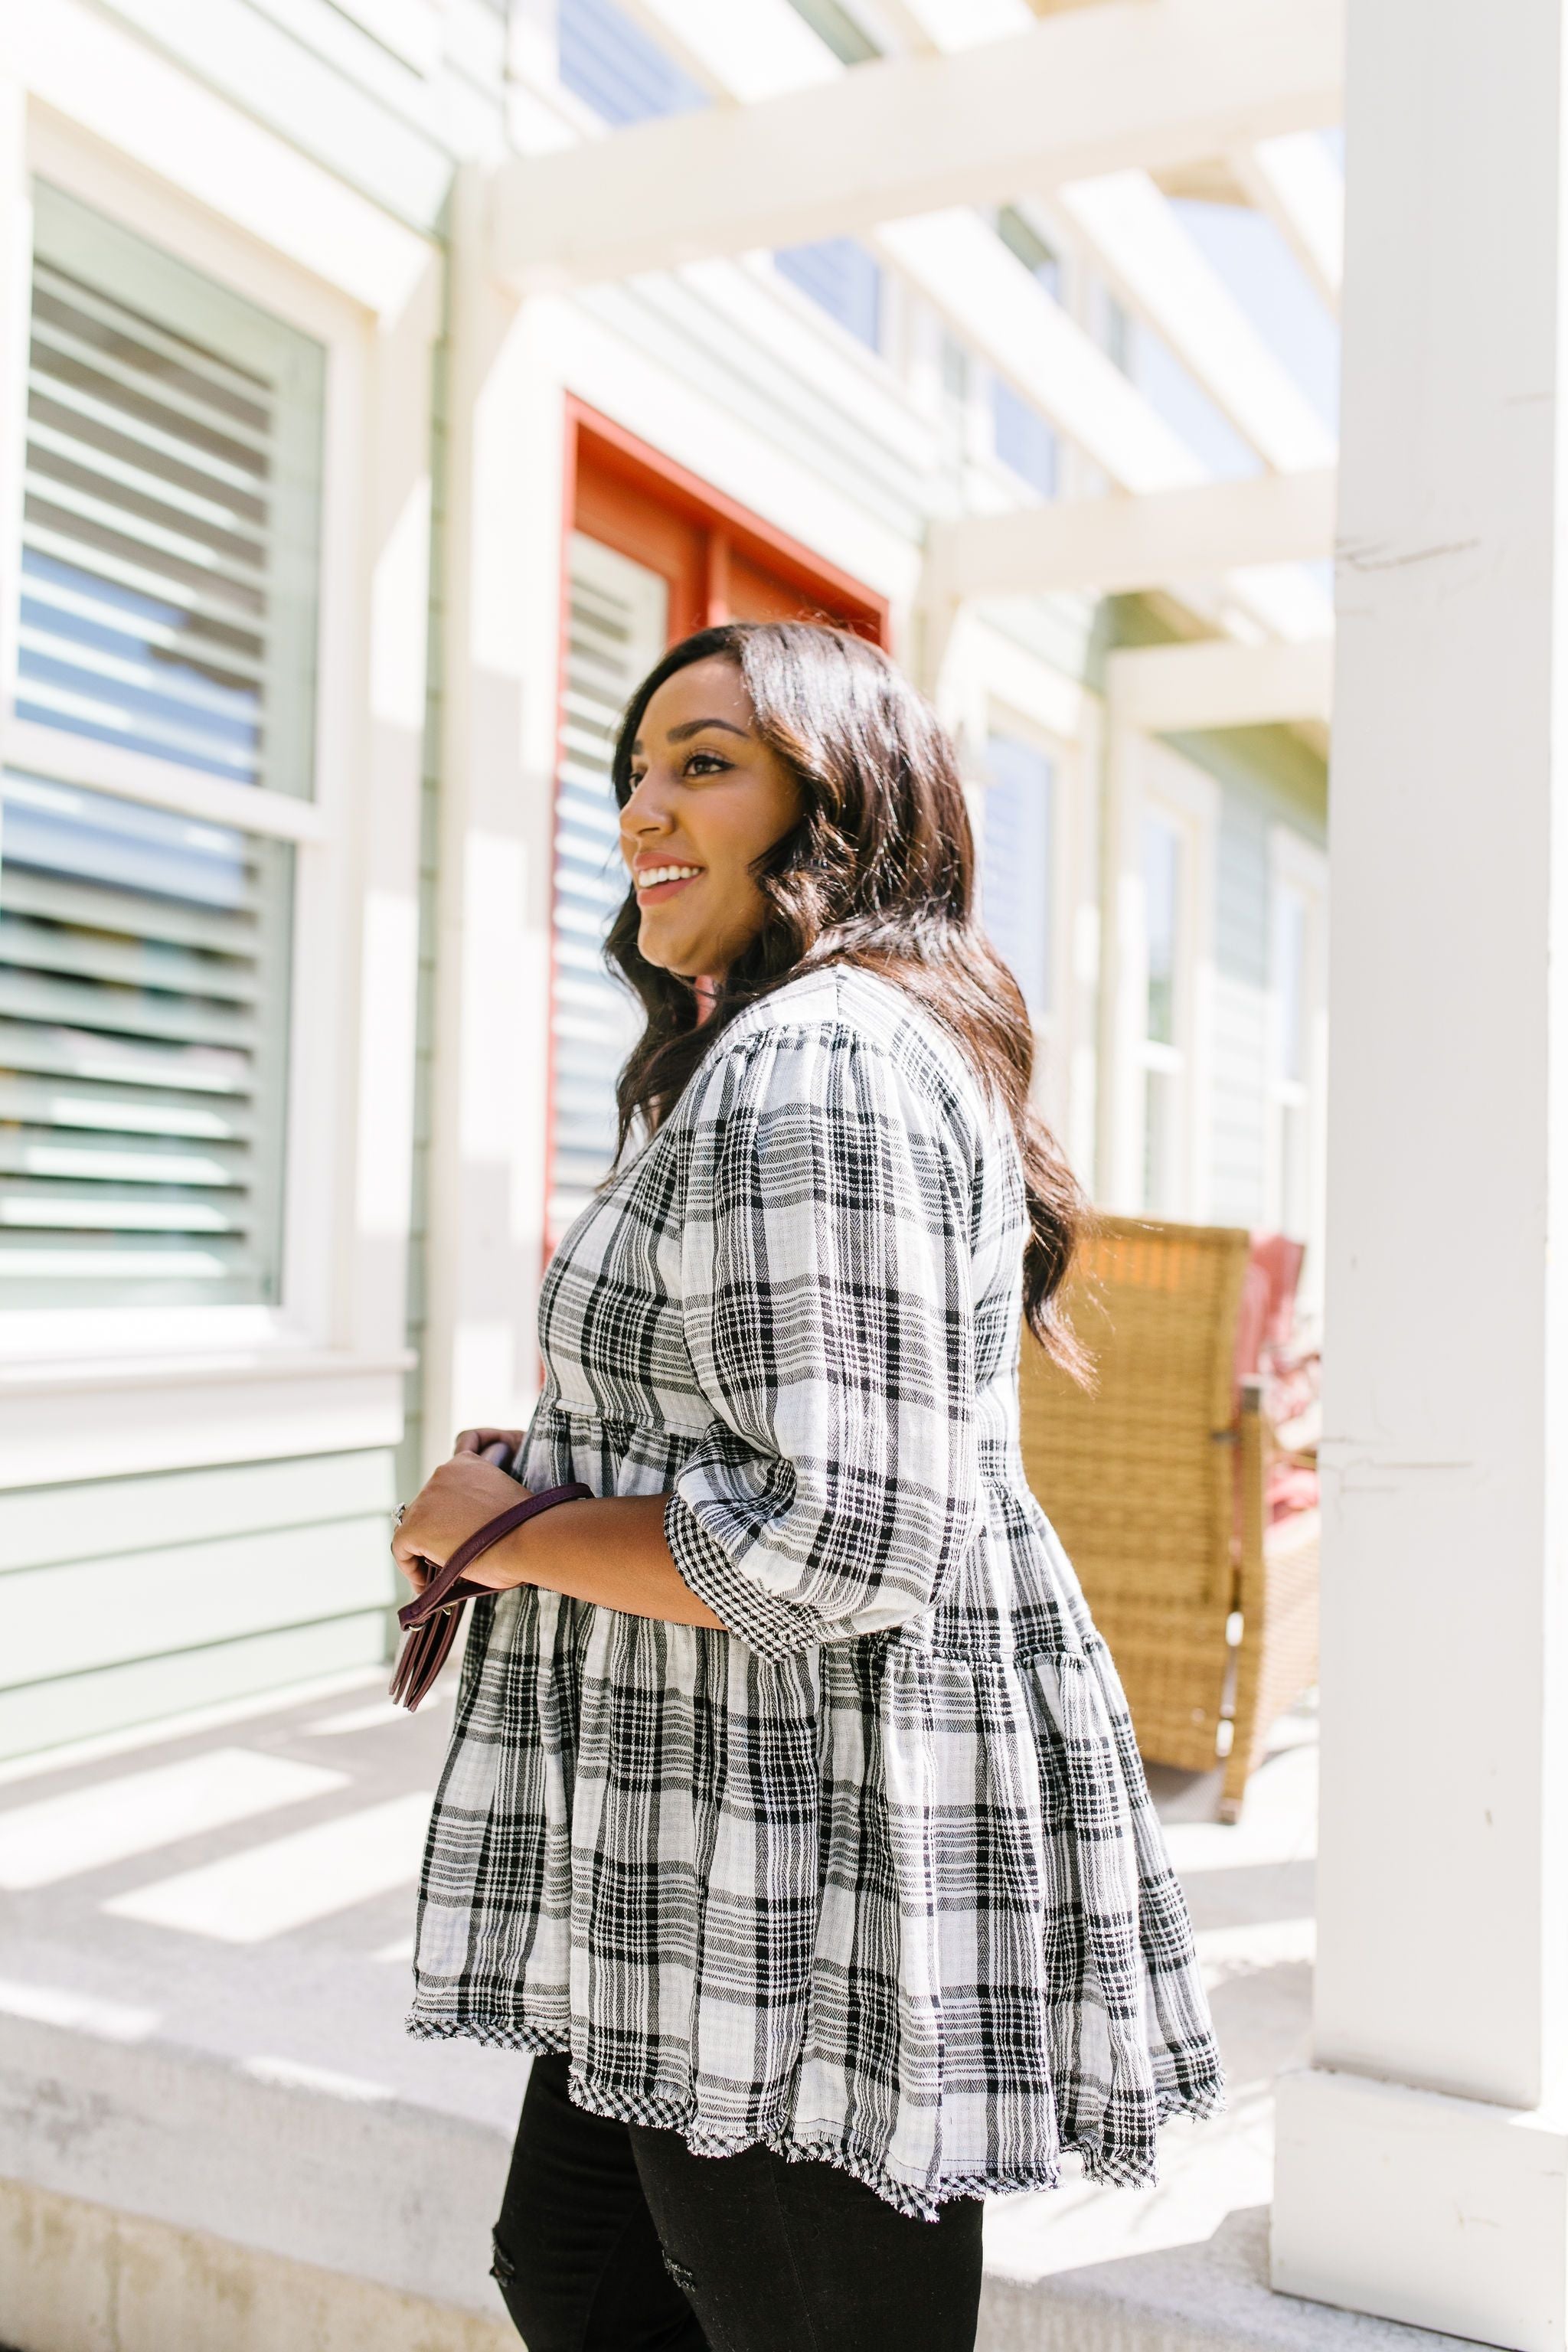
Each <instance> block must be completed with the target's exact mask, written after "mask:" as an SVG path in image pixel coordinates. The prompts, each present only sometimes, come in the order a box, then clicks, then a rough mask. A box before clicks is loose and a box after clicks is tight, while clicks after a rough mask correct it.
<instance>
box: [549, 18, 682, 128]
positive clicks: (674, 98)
mask: <svg viewBox="0 0 1568 2352" xmlns="http://www.w3.org/2000/svg"><path fill="white" fill-rule="evenodd" d="M557 41H558V56H559V61H560V74H561V79H562V81H563V83H564V85H565V87H566V88H567V89H569V90H571V92H572V93H573V95H574V97H576V98H580V99H581V100H583V103H584V105H585V106H591V107H592V108H593V110H594V111H595V114H599V115H602V116H603V117H604V119H605V121H606V122H614V123H626V122H647V121H651V120H652V119H653V117H654V116H655V115H659V114H689V113H690V112H691V111H692V110H694V109H695V108H697V107H700V106H706V105H707V103H708V93H707V91H706V90H705V89H702V87H701V86H700V83H698V82H695V81H693V79H691V76H690V75H689V73H686V72H684V71H683V70H682V68H680V67H679V66H678V65H677V64H676V62H675V59H674V58H671V57H668V56H667V55H666V54H665V52H664V50H663V49H661V48H660V47H659V46H658V42H657V41H654V40H650V39H649V37H648V36H647V34H646V33H645V32H644V31H643V29H642V26H640V25H637V24H634V23H633V21H632V19H631V18H630V17H629V16H625V15H623V13H622V11H621V10H620V9H619V8H617V7H616V5H615V0H559V7H558V11H557Z"/></svg>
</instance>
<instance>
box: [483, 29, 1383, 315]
mask: <svg viewBox="0 0 1568 2352" xmlns="http://www.w3.org/2000/svg"><path fill="white" fill-rule="evenodd" d="M659 5H660V11H661V14H662V15H664V16H666V18H667V20H668V13H669V9H670V6H671V5H673V0H659ZM693 7H694V0H693ZM730 40H731V37H729V36H725V42H726V49H728V47H729V46H730ZM716 54H717V53H716V52H710V53H709V62H710V66H711V65H712V63H713V59H714V57H715V56H716ZM824 54H826V52H824ZM1342 68H1343V6H1342V0H1107V5H1104V6H1100V7H1094V8H1084V9H1081V10H1078V11H1075V12H1074V13H1072V14H1069V15H1067V16H1053V17H1050V18H1047V20H1046V21H1045V22H1044V23H1042V24H1040V25H1038V26H1035V27H1034V28H1033V29H1032V30H1031V31H1029V32H1026V33H1021V34H1018V35H1016V36H1015V37H1013V38H1011V39H1007V40H999V41H993V42H989V43H986V44H984V46H982V47H976V48H972V49H964V50H962V51H959V52H957V53H955V54H952V55H950V56H919V57H905V58H886V59H883V60H882V61H880V62H879V63H877V64H874V65H866V66H861V67H858V68H857V69H856V70H855V71H854V72H853V73H845V74H840V75H839V76H838V77H837V79H832V80H828V81H825V82H824V83H822V85H821V86H820V87H809V88H805V89H802V88H795V89H786V90H784V91H783V92H782V93H781V94H780V95H779V96H776V97H773V98H765V99H760V100H757V101H756V102H755V103H753V104H751V105H748V106H734V105H731V106H724V107H715V108H713V109H712V110H710V111H709V112H707V113H703V114H699V115H696V116H692V115H682V116H679V117H677V118H674V119H672V120H668V121H657V122H648V123H642V124H638V125H637V126H636V127H634V128H632V129H629V130H626V131H616V133H614V134H613V135H612V136H610V137H608V138H605V139H602V140H594V141H591V142H586V143H584V145H583V146H581V147H577V148H569V149H566V150H563V152H560V153H558V154H552V155H521V156H513V157H511V158H510V160H509V161H507V162H506V163H502V164H501V165H500V166H499V167H498V169H497V171H496V173H495V176H494V179H493V182H492V184H491V234H492V257H493V261H494V265H495V267H496V268H497V270H498V272H499V274H500V276H501V277H502V278H505V279H507V280H508V281H509V282H510V284H511V285H512V286H513V287H515V288H516V289H519V290H520V291H522V292H528V293H536V292H542V291H550V290H561V289H567V288H569V287H572V286H575V285H584V284H588V283H593V282H595V281H602V280H605V279H609V278H626V277H631V276H635V275H636V274H637V272H639V271H641V270H647V269H669V268H678V267H679V265H680V264H681V263H682V262H686V261H694V260H697V259H700V258H701V257H705V256H709V255H715V254H723V253H741V252H745V251H748V250H751V249H752V248H754V247H759V246H775V247H776V246H784V245H794V244H799V243H801V242H804V241H806V240H809V239H811V238H814V237H826V236H857V235H859V234H862V233H863V232H865V231H866V230H868V229H870V228H872V227H874V226H877V225H878V224H879V222H883V221H889V220H897V219H900V218H902V217H904V216H905V215H910V214H915V213H923V212H932V211H937V210H941V209H943V208H945V207H947V206H950V205H966V204H989V203H994V202H998V201H1001V200H1005V199H1006V198H1008V197H1013V196H1017V195H1024V194H1031V193H1043V192H1046V191H1047V190H1050V189H1053V188H1057V187H1060V186H1062V185H1064V184H1066V183H1068V182H1069V181H1072V180H1079V179H1088V178H1092V177H1094V176H1096V175H1098V174H1100V173H1109V172H1114V171H1121V170H1123V169H1126V168H1129V167H1133V166H1139V167H1148V166H1155V165H1159V164H1163V163H1177V162H1181V161H1183V160H1185V159H1189V158H1191V157H1194V156H1203V155H1213V154H1215V153H1219V152H1228V151H1229V150H1230V149H1232V148H1235V147H1237V146H1251V145H1255V144H1257V143H1258V142H1259V141H1262V140H1265V139H1269V138H1274V137H1277V136H1280V135H1282V134H1284V133H1286V132H1288V131H1300V130H1306V129H1310V128H1312V127H1314V126H1316V125H1319V124H1322V123H1328V122H1333V121H1337V120H1338V118H1339V113H1340V105H1341V84H1342Z"/></svg>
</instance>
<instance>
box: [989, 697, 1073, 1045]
mask: <svg viewBox="0 0 1568 2352" xmlns="http://www.w3.org/2000/svg"><path fill="white" fill-rule="evenodd" d="M986 765H987V768H988V770H989V774H990V782H989V784H988V785H987V788H986V793H985V802H984V833H983V835H982V837H981V851H980V908H981V914H982V917H983V919H984V924H985V929H986V932H987V934H988V935H989V938H990V940H991V944H992V946H993V947H994V949H995V950H996V952H997V954H998V955H999V956H1000V957H1001V959H1002V961H1003V962H1004V963H1005V964H1006V965H1007V967H1008V968H1009V970H1010V971H1012V973H1013V976H1014V978H1015V979H1016V982H1017V983H1018V985H1019V987H1020V988H1021V989H1022V990H1023V992H1024V1002H1025V1003H1026V1004H1027V1006H1028V1008H1029V1010H1030V1012H1031V1013H1036V1014H1039V1013H1048V1012H1049V1010H1050V1003H1051V893H1052V879H1053V877H1052V860H1051V832H1052V803H1053V796H1054V793H1055V788H1056V771H1055V766H1054V763H1053V761H1051V758H1050V756H1049V754H1048V753H1047V752H1046V751H1041V750H1040V749H1039V748H1038V746H1037V745H1036V744H1033V743H1021V742H1018V741H1016V740H1015V739H1014V738H1013V737H1012V736H1008V735H993V736H992V738H991V740H990V742H989V744H988V745H987V748H986Z"/></svg>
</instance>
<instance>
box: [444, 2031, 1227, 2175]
mask: <svg viewBox="0 0 1568 2352" xmlns="http://www.w3.org/2000/svg"><path fill="white" fill-rule="evenodd" d="M405 2032H408V2033H410V2034H411V2035H413V2036H414V2038H415V2039H416V2041H423V2042H459V2041H462V2042H479V2043H481V2044H483V2045H484V2046H485V2047H487V2048H489V2049H496V2050H526V2051H530V2052H531V2053H533V2054H534V2055H536V2056H543V2055H553V2056H557V2057H569V2056H570V2055H571V2050H572V2043H571V2035H570V2032H569V2030H568V2029H567V2028H566V2027H565V2026H543V2025H514V2024H512V2023H510V2021H502V2020H500V2019H498V2018H491V2017H473V2018H458V2017H442V2018H430V2017H421V2016H419V2015H418V2014H417V2013H411V2014H410V2015H409V2016H408V2018H407V2019H406V2020H405ZM567 2087H568V2092H569V2095H570V2097H571V2099H572V2103H573V2105H574V2106H579V2107H582V2108H584V2110H585V2111H586V2112H587V2113H588V2114H589V2115H595V2116H605V2117H607V2118H608V2119H609V2120H610V2121H611V2122H614V2123H625V2124H639V2125H641V2126H644V2127H645V2128H646V2129H647V2130H650V2131H673V2132H679V2135H680V2137H681V2138H682V2139H683V2140H684V2141H685V2143H686V2145H687V2147H689V2149H690V2151H691V2153H692V2155H693V2156H702V2157H711V2158H723V2157H727V2156H741V2155H742V2154H743V2153H744V2152H745V2150H746V2149H747V2148H749V2147H765V2148H766V2149H767V2150H768V2152H769V2154H770V2155H773V2156H779V2157H783V2158H784V2159H785V2161H786V2162H788V2163H790V2164H830V2165H832V2166H833V2167H834V2168H835V2169H836V2170H837V2171H839V2172H844V2173H847V2174H848V2175H849V2177H850V2179H853V2180H858V2181H859V2182H860V2183H861V2185H862V2186H863V2187H864V2188H867V2189H870V2190H872V2191H873V2193H874V2194H875V2195H876V2196H878V2197H879V2198H880V2199H881V2200H882V2201H883V2202H884V2204H888V2205H891V2206H893V2207H894V2208H895V2210H897V2211H899V2212H900V2213H903V2214H907V2215H908V2216H909V2217H910V2219H911V2220H913V2221H935V2220H936V2219H937V2217H938V2214H939V2213H940V2211H941V2210H942V2206H943V2205H944V2204H948V2203H951V2202H952V2200H954V2199H956V2198H961V2197H1012V2196H1019V2195H1023V2194H1026V2193H1027V2192H1028V2191H1030V2190H1036V2189H1059V2188H1060V2186H1061V2179H1062V2165H1061V2159H1062V2158H1063V2157H1064V2156H1076V2157H1077V2158H1079V2161H1080V2162H1081V2164H1082V2166H1083V2170H1084V2176H1085V2178H1086V2179H1089V2180H1091V2181H1093V2182H1094V2183H1095V2184H1096V2185H1097V2186H1099V2187H1101V2188H1106V2189H1152V2188H1155V2187H1157V2186H1158V2183H1159V2167H1158V2157H1157V2151H1156V2149H1155V2147H1153V2146H1152V2145H1151V2146H1150V2147H1148V2148H1146V2149H1143V2148H1111V2149H1109V2150H1108V2149H1107V2148H1106V2147H1104V2145H1103V2143H1102V2142H1101V2141H1100V2140H1098V2139H1095V2138H1093V2137H1089V2136H1087V2135H1086V2136H1085V2137H1082V2138H1079V2139H1070V2140H1064V2141H1063V2142H1062V2143H1061V2144H1060V2146H1059V2147H1058V2148H1056V2149H1055V2150H1054V2151H1052V2152H1050V2153H1047V2154H1044V2155H1042V2156H1041V2158H1039V2160H1038V2161H1037V2163H1034V2164H1026V2165H1016V2166H1012V2167H1010V2168H1006V2169H1005V2170H1004V2169H996V2170H989V2171H979V2172H976V2171H965V2172H956V2173H948V2174H944V2175H943V2176H942V2179H940V2180H938V2181H935V2182H924V2181H921V2182H915V2181H911V2180H908V2179H900V2177H899V2175H897V2174H896V2173H893V2172H890V2171H889V2169H888V2167H887V2165H886V2163H885V2162H884V2161H883V2160H882V2158H879V2157H876V2156H873V2155H872V2154H871V2153H870V2152H869V2151H868V2150H867V2149H864V2148H860V2147H854V2146H852V2145H847V2144H846V2143H845V2142H844V2141H842V2140H833V2139H827V2138H824V2137H811V2138H807V2139H801V2138H797V2137H794V2136H793V2135H792V2134H791V2132H790V2130H789V2127H788V2126H787V2125H786V2124H784V2123H783V2122H782V2121H779V2122H773V2123H772V2124H768V2125H765V2126H759V2127H757V2128H755V2129H752V2130H746V2129H743V2128H742V2129H739V2130H731V2131H722V2130H718V2131H716V2130H711V2129H709V2128H707V2127H705V2126H702V2125H701V2124H700V2123H699V2122H698V2121H697V2120H696V2118H695V2117H694V2116H693V2115H692V2113H691V2110H690V2108H689V2106H687V2105H684V2104H682V2103H681V2102H679V2101H677V2100H674V2099H660V2098H656V2097H648V2096H647V2095H641V2094H638V2093H636V2092H629V2091H612V2090H607V2089H604V2088H602V2087H600V2086H599V2085H598V2084H593V2083H590V2082H589V2081H588V2080H587V2078H586V2077H585V2076H584V2075H583V2074H580V2073H579V2072H578V2070H577V2068H576V2066H575V2065H574V2066H573V2068H572V2071H571V2074H570V2077H569V2080H568V2086H567ZM1225 2106H1226V2095H1225V2086H1224V2084H1223V2083H1222V2082H1219V2081H1209V2082H1206V2083H1203V2082H1200V2083H1194V2084H1191V2085H1190V2086H1189V2087H1187V2088H1185V2089H1174V2088H1173V2089H1169V2090H1163V2091H1161V2092H1160V2093H1159V2094H1158V2095H1157V2097H1156V2100H1155V2107H1154V2116H1155V2122H1156V2125H1158V2124H1163V2123H1168V2122H1170V2121H1171V2119H1172V2118H1173V2116H1192V2118H1193V2120H1194V2122H1199V2123H1201V2122H1205V2121H1206V2120H1207V2119H1208V2118H1209V2117H1211V2116H1216V2115H1221V2114H1223V2113H1224V2111H1225Z"/></svg>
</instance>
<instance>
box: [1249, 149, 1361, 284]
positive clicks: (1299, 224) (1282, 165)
mask: <svg viewBox="0 0 1568 2352" xmlns="http://www.w3.org/2000/svg"><path fill="white" fill-rule="evenodd" d="M1230 161H1231V168H1232V169H1233V171H1234V172H1235V173H1236V176H1237V179H1238V180H1239V181H1240V183H1241V184H1242V186H1243V187H1244V188H1245V190H1246V191H1247V194H1248V195H1249V196H1250V197H1251V199H1252V201H1253V203H1254V204H1255V205H1257V206H1258V210H1259V211H1260V212H1265V213H1267V214H1268V215H1269V217H1270V219H1271V220H1272V221H1273V222H1274V225H1275V226H1276V227H1277V228H1278V229H1279V230H1280V231H1281V232H1282V234H1283V235H1284V236H1285V238H1286V241H1287V242H1288V243H1289V246H1290V247H1291V249H1292V251H1293V252H1294V254H1295V256H1296V258H1297V260H1298V261H1299V262H1300V264H1301V267H1302V268H1303V269H1304V270H1305V271H1306V273H1307V276H1308V278H1310V280H1311V283H1312V284H1313V285H1314V286H1315V287H1316V289H1317V290H1318V292H1319V293H1320V294H1321V296H1322V298H1323V300H1324V301H1325V302H1326V303H1327V304H1328V306H1329V308H1330V310H1332V311H1333V312H1334V313H1335V314H1336V316H1337V315H1338V311H1339V307H1340V288H1341V285H1342V282H1343V278H1344V266H1345V184H1344V180H1343V177H1342V174H1341V173H1340V171H1339V168H1338V166H1337V165H1336V163H1335V162H1334V159H1333V157H1332V156H1331V154H1330V153H1329V152H1328V150H1327V148H1326V147H1325V146H1324V144H1323V142H1322V141H1321V139H1320V138H1319V137H1318V135H1317V132H1316V131H1294V132H1292V133H1291V134H1290V135H1289V136H1288V137H1286V138H1282V139H1266V140H1264V141H1263V142H1262V143H1261V144H1260V145H1259V146H1257V147H1251V148H1244V149H1242V150H1241V151H1240V152H1238V153H1237V154H1235V155H1233V156H1232V157H1231V159H1230Z"/></svg>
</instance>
